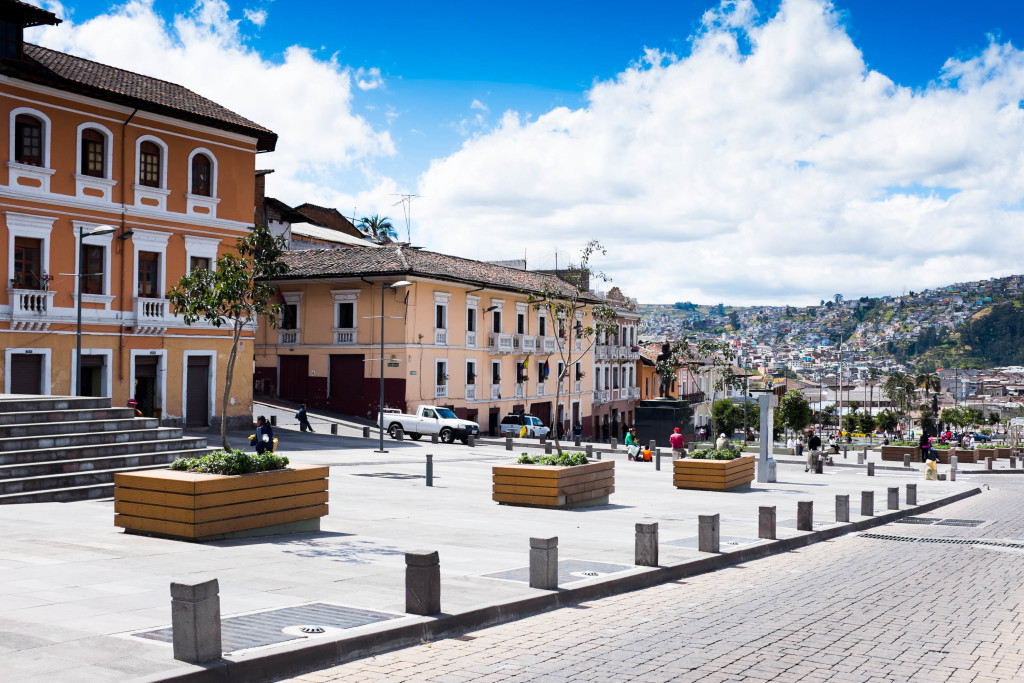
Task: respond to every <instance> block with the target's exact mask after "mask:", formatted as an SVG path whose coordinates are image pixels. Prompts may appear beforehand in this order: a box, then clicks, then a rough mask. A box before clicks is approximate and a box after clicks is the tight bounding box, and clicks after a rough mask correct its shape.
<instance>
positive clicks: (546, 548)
mask: <svg viewBox="0 0 1024 683" xmlns="http://www.w3.org/2000/svg"><path fill="white" fill-rule="evenodd" d="M530 588H541V589H543V590H549V591H553V590H556V589H557V588H558V536H552V537H551V538H531V539H530Z"/></svg>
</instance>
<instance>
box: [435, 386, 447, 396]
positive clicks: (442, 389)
mask: <svg viewBox="0 0 1024 683" xmlns="http://www.w3.org/2000/svg"><path fill="white" fill-rule="evenodd" d="M447 397H448V385H447V384H438V385H436V386H435V387H434V398H447Z"/></svg>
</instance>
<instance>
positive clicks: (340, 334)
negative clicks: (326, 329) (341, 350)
mask: <svg viewBox="0 0 1024 683" xmlns="http://www.w3.org/2000/svg"><path fill="white" fill-rule="evenodd" d="M331 331H332V332H333V333H334V343H335V344H355V343H356V328H354V327H335V328H334V329H333V330H331Z"/></svg>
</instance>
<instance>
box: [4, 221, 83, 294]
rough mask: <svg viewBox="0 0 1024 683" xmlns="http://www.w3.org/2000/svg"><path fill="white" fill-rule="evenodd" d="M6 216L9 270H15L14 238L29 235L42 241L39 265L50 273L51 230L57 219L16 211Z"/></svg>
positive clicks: (11, 271) (10, 271) (8, 284)
mask: <svg viewBox="0 0 1024 683" xmlns="http://www.w3.org/2000/svg"><path fill="white" fill-rule="evenodd" d="M4 218H5V219H6V220H5V222H6V223H7V272H8V273H13V272H14V238H15V237H28V238H30V239H37V240H41V241H42V244H43V248H42V254H41V255H40V258H39V260H40V263H39V267H40V269H42V271H43V272H44V273H49V272H50V232H51V231H52V230H53V224H54V222H55V221H56V220H57V219H56V218H51V217H49V216H32V215H29V214H27V213H14V212H12V211H6V212H4ZM40 275H42V273H40ZM8 278H10V275H8ZM7 287H10V282H8V283H7ZM72 287H73V286H72Z"/></svg>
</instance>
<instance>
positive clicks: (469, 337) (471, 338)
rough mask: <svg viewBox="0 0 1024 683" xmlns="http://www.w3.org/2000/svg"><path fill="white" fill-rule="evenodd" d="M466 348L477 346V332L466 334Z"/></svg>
mask: <svg viewBox="0 0 1024 683" xmlns="http://www.w3.org/2000/svg"><path fill="white" fill-rule="evenodd" d="M466 346H469V347H471V348H472V347H474V346H476V332H467V333H466Z"/></svg>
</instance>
